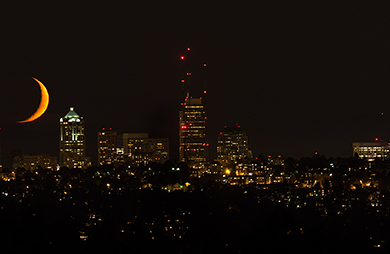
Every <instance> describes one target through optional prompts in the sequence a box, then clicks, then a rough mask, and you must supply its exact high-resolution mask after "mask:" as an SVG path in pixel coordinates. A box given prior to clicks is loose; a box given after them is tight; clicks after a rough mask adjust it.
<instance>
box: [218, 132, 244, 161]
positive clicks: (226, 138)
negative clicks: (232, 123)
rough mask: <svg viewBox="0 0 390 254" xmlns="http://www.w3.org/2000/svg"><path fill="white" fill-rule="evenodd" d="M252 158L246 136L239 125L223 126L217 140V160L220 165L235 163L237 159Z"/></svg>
mask: <svg viewBox="0 0 390 254" xmlns="http://www.w3.org/2000/svg"><path fill="white" fill-rule="evenodd" d="M251 159H252V151H251V150H249V145H248V137H247V135H246V133H245V131H243V130H242V129H241V128H240V127H239V126H237V127H228V128H226V127H225V128H224V130H223V131H221V132H220V133H219V136H218V142H217V160H218V161H219V162H220V163H221V164H222V165H230V164H236V163H237V162H238V161H247V160H251Z"/></svg>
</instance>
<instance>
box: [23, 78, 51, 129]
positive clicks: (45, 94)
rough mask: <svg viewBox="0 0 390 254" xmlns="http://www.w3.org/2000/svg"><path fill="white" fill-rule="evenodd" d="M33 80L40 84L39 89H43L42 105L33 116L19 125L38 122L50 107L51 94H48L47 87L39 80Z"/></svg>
mask: <svg viewBox="0 0 390 254" xmlns="http://www.w3.org/2000/svg"><path fill="white" fill-rule="evenodd" d="M32 78H33V79H34V80H35V81H36V82H37V83H38V84H39V87H40V88H41V103H40V104H39V107H38V109H37V111H36V112H35V113H34V114H33V115H32V116H30V117H29V118H27V119H26V120H24V121H19V122H18V123H28V122H32V121H34V120H37V119H38V118H39V117H40V116H41V115H43V113H45V111H46V109H47V107H48V106H49V93H48V92H47V89H46V87H45V86H44V85H43V84H42V83H41V82H40V81H39V80H38V79H36V78H34V77H32Z"/></svg>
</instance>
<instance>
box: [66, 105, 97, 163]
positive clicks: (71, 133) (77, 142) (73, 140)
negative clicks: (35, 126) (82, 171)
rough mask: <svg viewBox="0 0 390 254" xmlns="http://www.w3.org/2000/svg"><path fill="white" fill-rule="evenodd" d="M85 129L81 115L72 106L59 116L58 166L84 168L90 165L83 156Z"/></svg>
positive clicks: (89, 161) (87, 158)
mask: <svg viewBox="0 0 390 254" xmlns="http://www.w3.org/2000/svg"><path fill="white" fill-rule="evenodd" d="M85 152H86V143H85V130H84V120H83V117H81V116H79V115H78V114H77V113H76V112H75V111H74V108H73V107H72V108H70V111H69V112H68V114H66V115H65V116H64V117H62V118H60V166H61V167H68V168H86V167H89V166H90V165H91V160H90V158H89V157H86V156H85Z"/></svg>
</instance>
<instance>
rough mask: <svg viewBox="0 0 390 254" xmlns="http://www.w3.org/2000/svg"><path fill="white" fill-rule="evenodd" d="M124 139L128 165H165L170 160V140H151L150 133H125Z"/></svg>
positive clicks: (124, 150)
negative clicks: (152, 163) (151, 163)
mask: <svg viewBox="0 0 390 254" xmlns="http://www.w3.org/2000/svg"><path fill="white" fill-rule="evenodd" d="M122 137H123V152H124V158H125V159H124V160H125V162H126V164H131V165H137V166H138V165H140V164H144V165H146V164H147V163H149V162H156V163H161V164H163V163H165V162H166V161H167V160H169V140H168V138H149V135H148V133H123V135H122Z"/></svg>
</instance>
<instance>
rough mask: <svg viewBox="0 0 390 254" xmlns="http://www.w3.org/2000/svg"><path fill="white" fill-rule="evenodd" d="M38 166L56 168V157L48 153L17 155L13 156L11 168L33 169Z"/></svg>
mask: <svg viewBox="0 0 390 254" xmlns="http://www.w3.org/2000/svg"><path fill="white" fill-rule="evenodd" d="M38 167H42V168H44V169H49V170H57V157H55V156H50V155H48V154H42V155H19V156H16V157H14V159H13V163H12V169H13V170H16V169H18V168H24V169H26V170H29V171H34V170H36V169H37V168H38Z"/></svg>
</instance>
